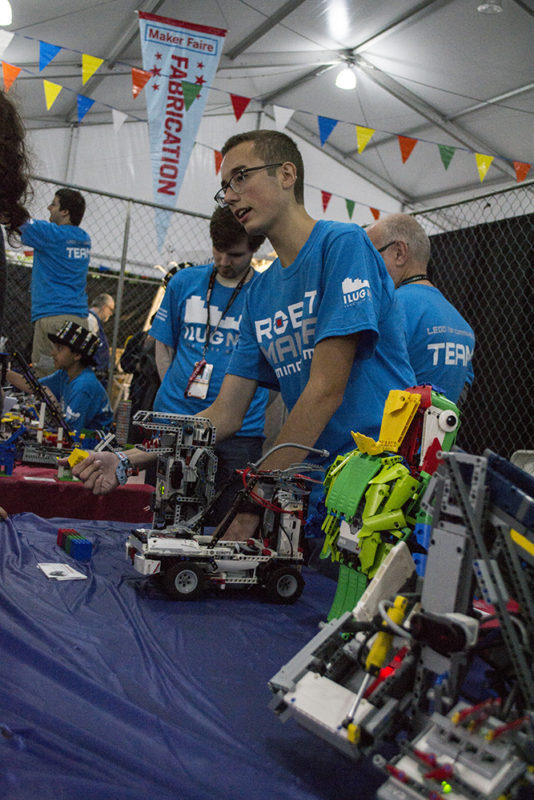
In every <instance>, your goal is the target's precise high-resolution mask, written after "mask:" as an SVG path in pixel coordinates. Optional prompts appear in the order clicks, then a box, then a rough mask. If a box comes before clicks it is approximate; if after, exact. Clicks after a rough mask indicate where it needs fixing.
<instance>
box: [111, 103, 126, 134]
mask: <svg viewBox="0 0 534 800" xmlns="http://www.w3.org/2000/svg"><path fill="white" fill-rule="evenodd" d="M111 118H112V119H113V133H118V131H119V130H120V128H121V125H122V124H123V123H124V120H125V119H127V118H128V114H123V112H122V111H117V109H116V108H112V109H111Z"/></svg>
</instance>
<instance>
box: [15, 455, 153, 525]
mask: <svg viewBox="0 0 534 800" xmlns="http://www.w3.org/2000/svg"><path fill="white" fill-rule="evenodd" d="M153 492H154V487H153V486H149V485H148V484H139V483H133V482H132V483H130V482H129V483H128V484H127V485H126V486H121V487H119V488H118V489H115V490H114V491H113V492H110V494H107V495H100V496H96V495H94V494H92V492H91V491H89V489H85V488H84V486H83V485H82V484H81V483H80V481H72V480H68V481H64V480H59V479H58V477H57V470H56V469H50V468H45V467H28V466H25V465H17V466H16V467H15V469H14V470H13V474H12V475H5V476H1V477H0V506H2V507H3V508H5V509H6V511H7V512H8V513H10V514H20V513H23V512H26V511H27V512H32V513H34V514H39V515H40V516H42V517H55V516H58V515H59V514H61V515H63V516H65V517H72V518H75V519H95V520H103V521H110V520H111V521H117V522H133V523H141V522H143V523H147V522H151V520H152V512H151V511H150V508H149V506H150V501H151V498H152V494H153Z"/></svg>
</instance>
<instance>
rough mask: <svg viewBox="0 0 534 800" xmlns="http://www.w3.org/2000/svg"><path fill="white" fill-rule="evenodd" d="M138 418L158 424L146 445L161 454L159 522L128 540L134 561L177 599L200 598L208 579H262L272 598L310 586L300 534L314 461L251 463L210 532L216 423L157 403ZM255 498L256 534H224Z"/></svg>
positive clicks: (211, 582) (249, 582)
mask: <svg viewBox="0 0 534 800" xmlns="http://www.w3.org/2000/svg"><path fill="white" fill-rule="evenodd" d="M134 423H135V424H137V425H141V426H142V427H143V428H144V429H145V430H147V431H151V432H152V434H153V438H152V440H151V442H150V443H149V444H147V445H146V446H145V449H150V450H151V452H155V453H157V455H158V466H157V480H156V491H155V496H154V508H153V511H154V519H153V527H152V528H151V529H143V528H138V529H136V530H133V531H132V532H131V534H130V536H129V538H128V540H127V542H126V553H127V557H128V558H129V559H130V560H131V563H132V564H133V566H134V568H135V569H136V570H137V571H138V572H140V573H141V574H142V575H153V576H158V577H159V580H160V582H161V585H162V586H163V588H164V590H165V591H166V593H167V594H168V595H169V596H170V597H172V598H174V599H177V600H192V599H194V598H197V597H199V596H200V595H201V594H202V593H203V591H204V590H206V589H207V588H208V587H215V588H218V589H225V588H226V587H229V586H241V587H251V586H257V587H259V588H260V589H261V590H262V591H263V594H264V596H265V597H266V599H268V600H271V601H273V602H278V603H293V602H295V600H297V598H298V597H299V596H300V594H301V593H302V589H303V587H304V580H303V578H302V575H301V567H302V563H303V552H302V548H301V535H302V531H303V525H304V521H305V517H306V511H307V500H308V495H309V492H310V491H311V484H312V483H313V482H314V480H313V478H311V477H309V476H307V475H304V474H303V470H304V469H306V471H307V472H309V471H310V470H313V469H314V467H313V466H311V465H302V466H301V465H297V466H296V467H294V468H290V469H287V470H277V471H261V470H259V466H260V464H261V461H260V462H258V463H257V464H254V465H252V466H251V467H250V468H248V469H247V470H244V471H243V473H242V476H243V489H242V490H241V491H240V492H238V494H237V497H236V499H235V502H234V504H233V506H232V508H231V509H230V511H229V512H228V514H227V515H226V517H225V519H224V520H223V522H222V523H221V524H220V525H219V527H218V528H217V530H216V531H215V532H214V533H213V534H204V532H203V530H204V528H203V526H204V520H205V518H206V517H207V514H208V513H209V511H210V508H211V506H212V504H213V503H214V502H215V500H216V497H215V495H214V480H215V472H216V467H217V459H216V456H215V453H214V449H213V446H214V443H215V428H214V427H213V426H212V425H211V423H210V422H209V420H207V419H203V418H202V417H188V416H181V415H178V414H167V413H158V412H153V411H139V412H137V414H136V415H135V417H134ZM267 455H268V454H266V455H265V456H264V458H265V457H266V456H267ZM262 461H263V459H262ZM315 482H316V481H315ZM259 488H261V494H260V492H259V491H258V489H259ZM251 506H252V507H254V508H255V509H256V510H257V516H258V527H257V532H256V534H255V536H254V538H252V539H249V540H248V541H246V542H234V541H224V540H223V538H222V537H223V536H224V533H225V532H226V530H227V529H228V527H229V526H230V524H231V522H232V520H233V519H234V518H235V517H236V515H237V514H238V513H239V512H240V511H242V510H244V509H246V510H247V511H249V510H251Z"/></svg>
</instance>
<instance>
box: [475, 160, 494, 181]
mask: <svg viewBox="0 0 534 800" xmlns="http://www.w3.org/2000/svg"><path fill="white" fill-rule="evenodd" d="M475 158H476V162H477V169H478V174H479V176H480V183H482V181H483V180H484V178H485V177H486V174H487V172H488V170H489V168H490V166H491V162H492V161H493V159H494V158H495V156H487V155H485V154H484V153H475Z"/></svg>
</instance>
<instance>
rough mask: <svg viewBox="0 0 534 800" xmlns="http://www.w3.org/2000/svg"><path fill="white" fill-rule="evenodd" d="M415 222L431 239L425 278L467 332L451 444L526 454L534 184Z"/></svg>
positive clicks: (533, 410)
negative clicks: (467, 361)
mask: <svg viewBox="0 0 534 800" xmlns="http://www.w3.org/2000/svg"><path fill="white" fill-rule="evenodd" d="M415 216H416V219H417V220H418V222H419V223H420V224H421V225H422V226H423V227H424V228H425V230H426V231H427V233H428V234H429V235H430V236H431V243H432V251H431V259H430V265H429V274H430V277H431V280H432V281H433V283H435V285H436V286H437V287H438V288H439V289H440V290H441V291H442V292H443V294H444V295H445V296H446V297H447V298H448V299H449V300H450V302H451V303H452V304H453V305H454V306H456V308H457V309H458V310H459V311H460V313H461V314H462V315H463V316H464V317H465V319H466V320H467V321H468V322H469V324H470V325H471V327H472V328H473V330H474V331H475V337H476V344H475V353H474V357H473V368H474V371H475V380H474V383H473V386H472V389H471V391H470V393H469V395H468V398H467V402H466V404H465V407H464V408H463V414H462V426H461V428H460V433H459V437H458V445H459V446H460V447H462V448H464V449H465V450H466V451H468V452H469V453H473V454H481V453H482V452H483V451H484V449H485V448H488V447H489V448H490V449H491V450H493V451H494V452H496V453H499V455H502V456H504V457H505V458H510V457H511V456H512V454H513V453H514V452H515V451H516V450H524V449H526V450H531V449H533V448H534V422H533V419H534V404H533V380H532V376H533V374H534V363H533V361H534V335H533V332H534V296H533V295H534V285H533V266H534V240H533V230H534V182H530V183H528V184H522V185H521V186H519V187H514V188H513V189H510V190H508V191H502V192H495V193H492V194H487V195H484V196H483V197H479V198H477V199H475V200H470V201H466V202H464V203H456V204H454V205H451V206H447V207H441V208H435V209H430V210H428V211H425V212H424V213H420V214H416V215H415Z"/></svg>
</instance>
